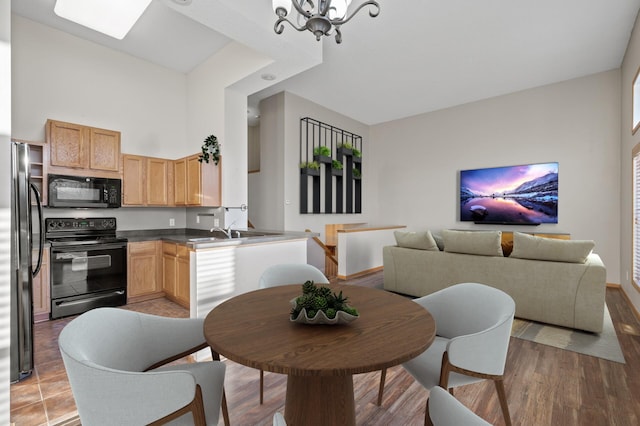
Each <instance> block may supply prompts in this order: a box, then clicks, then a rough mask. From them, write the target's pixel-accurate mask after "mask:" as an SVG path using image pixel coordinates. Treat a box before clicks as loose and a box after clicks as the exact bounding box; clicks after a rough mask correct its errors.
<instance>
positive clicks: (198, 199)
mask: <svg viewBox="0 0 640 426" xmlns="http://www.w3.org/2000/svg"><path fill="white" fill-rule="evenodd" d="M187 204H188V205H190V206H199V205H201V204H202V180H201V164H200V162H199V161H198V155H192V156H191V157H187Z"/></svg>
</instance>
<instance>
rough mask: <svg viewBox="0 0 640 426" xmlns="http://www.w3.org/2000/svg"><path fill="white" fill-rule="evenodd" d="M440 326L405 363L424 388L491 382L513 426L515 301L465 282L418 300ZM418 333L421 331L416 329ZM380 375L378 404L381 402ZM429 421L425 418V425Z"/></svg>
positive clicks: (382, 380)
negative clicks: (510, 389)
mask: <svg viewBox="0 0 640 426" xmlns="http://www.w3.org/2000/svg"><path fill="white" fill-rule="evenodd" d="M414 301H415V302H416V303H418V304H420V305H422V306H423V307H424V308H426V309H427V310H428V311H429V312H430V313H431V315H432V316H433V318H434V319H435V322H436V338H435V340H434V342H433V343H432V344H431V346H430V347H429V348H428V349H427V350H426V351H425V352H423V353H422V354H420V355H418V356H417V357H416V358H414V359H412V360H410V361H408V362H406V363H404V364H402V366H403V367H404V369H405V370H407V371H408V372H409V374H411V375H412V376H413V377H414V378H415V379H416V380H417V381H418V382H419V383H420V384H421V385H422V386H424V387H425V388H426V389H431V388H433V387H434V386H438V385H439V386H441V387H443V388H445V389H449V390H450V391H451V392H452V391H453V388H454V387H458V386H462V385H466V384H470V383H475V382H480V381H483V380H492V381H493V382H494V383H495V387H496V391H497V393H498V398H499V400H500V406H501V407H502V414H503V415H504V419H505V422H506V424H507V425H511V418H510V415H509V407H508V405H507V398H506V394H505V390H504V368H505V363H506V359H507V352H508V349H509V339H510V336H511V324H512V323H513V317H514V314H515V302H514V301H513V299H512V298H511V296H509V295H508V294H506V293H505V292H503V291H501V290H498V289H496V288H493V287H489V286H487V285H484V284H477V283H462V284H456V285H453V286H451V287H447V288H445V289H442V290H440V291H437V292H435V293H432V294H430V295H427V296H424V297H421V298H418V299H415V300H414ZM416 332H420V331H419V330H416ZM384 378H385V372H384V371H383V372H382V378H381V382H380V391H379V395H378V403H379V404H380V403H381V401H382V392H383V390H384ZM426 418H427V416H426V415H425V423H426Z"/></svg>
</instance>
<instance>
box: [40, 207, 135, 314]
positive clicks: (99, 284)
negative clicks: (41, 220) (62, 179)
mask: <svg viewBox="0 0 640 426" xmlns="http://www.w3.org/2000/svg"><path fill="white" fill-rule="evenodd" d="M45 230H46V234H45V238H46V239H47V241H49V243H50V244H51V261H50V268H51V270H50V272H51V274H50V276H51V314H50V317H51V319H56V318H62V317H65V316H69V315H77V314H80V313H83V312H86V311H88V310H90V309H93V308H97V307H102V306H120V305H124V304H125V303H126V302H127V240H126V239H124V238H118V237H117V236H116V218H114V217H104V218H47V219H45Z"/></svg>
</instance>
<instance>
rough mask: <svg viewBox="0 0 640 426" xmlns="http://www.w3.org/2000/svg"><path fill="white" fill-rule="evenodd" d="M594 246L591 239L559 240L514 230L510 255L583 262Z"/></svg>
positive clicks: (521, 257)
mask: <svg viewBox="0 0 640 426" xmlns="http://www.w3.org/2000/svg"><path fill="white" fill-rule="evenodd" d="M594 246H595V243H594V242H593V241H592V240H559V239H554V238H544V237H536V236H533V235H527V234H523V233H521V232H514V233H513V251H512V252H511V257H517V258H520V259H536V260H551V261H555V262H569V263H584V262H586V260H587V257H588V256H589V254H591V251H592V250H593V247H594Z"/></svg>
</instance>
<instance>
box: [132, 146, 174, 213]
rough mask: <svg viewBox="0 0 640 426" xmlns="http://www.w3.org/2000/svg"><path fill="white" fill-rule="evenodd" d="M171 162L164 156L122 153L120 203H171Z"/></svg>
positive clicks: (137, 204)
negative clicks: (155, 156) (154, 156)
mask: <svg viewBox="0 0 640 426" xmlns="http://www.w3.org/2000/svg"><path fill="white" fill-rule="evenodd" d="M172 187H173V164H172V161H171V160H167V159H164V158H153V157H144V156H140V155H130V154H123V155H122V193H123V197H122V198H123V200H122V204H123V205H125V206H168V205H170V204H171V202H170V200H171V193H172Z"/></svg>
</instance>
